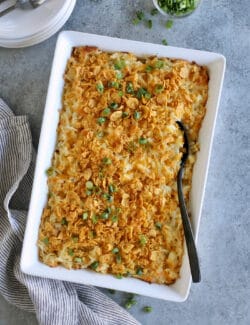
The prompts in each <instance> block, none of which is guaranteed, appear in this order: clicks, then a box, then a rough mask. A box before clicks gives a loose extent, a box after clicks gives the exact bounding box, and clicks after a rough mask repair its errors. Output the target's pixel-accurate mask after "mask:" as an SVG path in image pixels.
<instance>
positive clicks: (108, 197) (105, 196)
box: [103, 193, 113, 202]
mask: <svg viewBox="0 0 250 325" xmlns="http://www.w3.org/2000/svg"><path fill="white" fill-rule="evenodd" d="M103 198H104V199H105V200H107V201H108V202H113V196H112V195H110V194H109V193H103Z"/></svg>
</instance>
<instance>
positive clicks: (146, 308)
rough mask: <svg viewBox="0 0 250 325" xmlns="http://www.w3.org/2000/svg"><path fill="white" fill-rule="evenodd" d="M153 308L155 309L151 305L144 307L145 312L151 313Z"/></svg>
mask: <svg viewBox="0 0 250 325" xmlns="http://www.w3.org/2000/svg"><path fill="white" fill-rule="evenodd" d="M152 310H153V308H152V307H151V306H145V307H143V311H144V312H145V313H151V311H152Z"/></svg>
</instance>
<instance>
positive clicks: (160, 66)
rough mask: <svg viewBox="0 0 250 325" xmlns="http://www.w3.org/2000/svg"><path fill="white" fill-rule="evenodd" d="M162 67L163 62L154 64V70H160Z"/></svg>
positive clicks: (159, 61)
mask: <svg viewBox="0 0 250 325" xmlns="http://www.w3.org/2000/svg"><path fill="white" fill-rule="evenodd" d="M163 67H164V61H162V60H158V61H156V62H155V68H157V69H161V68H163Z"/></svg>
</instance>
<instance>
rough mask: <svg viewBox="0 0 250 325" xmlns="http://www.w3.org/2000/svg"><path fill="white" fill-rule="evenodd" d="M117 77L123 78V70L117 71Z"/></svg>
mask: <svg viewBox="0 0 250 325" xmlns="http://www.w3.org/2000/svg"><path fill="white" fill-rule="evenodd" d="M116 78H117V79H122V78H123V74H122V72H121V71H117V72H116Z"/></svg>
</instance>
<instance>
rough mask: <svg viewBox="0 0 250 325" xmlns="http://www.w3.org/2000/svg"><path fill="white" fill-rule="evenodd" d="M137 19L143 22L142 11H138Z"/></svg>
mask: <svg viewBox="0 0 250 325" xmlns="http://www.w3.org/2000/svg"><path fill="white" fill-rule="evenodd" d="M136 17H137V18H138V19H139V20H142V19H143V18H144V13H143V12H142V11H137V12H136Z"/></svg>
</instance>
